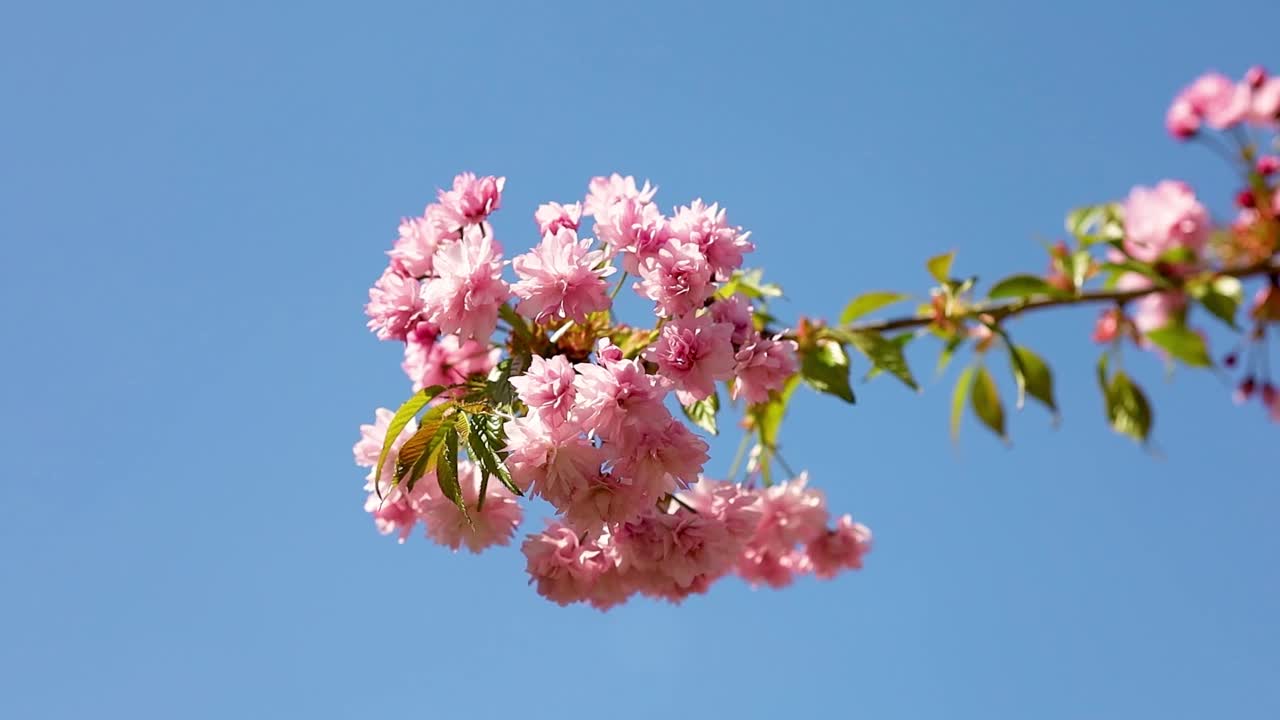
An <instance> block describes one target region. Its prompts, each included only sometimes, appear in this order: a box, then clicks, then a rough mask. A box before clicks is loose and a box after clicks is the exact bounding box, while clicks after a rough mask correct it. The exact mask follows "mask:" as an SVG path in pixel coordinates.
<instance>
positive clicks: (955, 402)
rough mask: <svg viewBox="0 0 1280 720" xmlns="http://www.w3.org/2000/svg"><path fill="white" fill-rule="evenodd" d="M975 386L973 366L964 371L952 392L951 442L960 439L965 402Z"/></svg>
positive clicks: (957, 379)
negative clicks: (973, 385)
mask: <svg viewBox="0 0 1280 720" xmlns="http://www.w3.org/2000/svg"><path fill="white" fill-rule="evenodd" d="M972 384H973V366H972V365H970V366H969V367H967V368H965V369H964V372H962V373H960V377H958V378H956V387H955V389H954V390H952V391H951V440H952V442H954V441H956V440H959V439H960V418H961V416H963V415H964V401H965V400H968V399H969V388H970V386H972Z"/></svg>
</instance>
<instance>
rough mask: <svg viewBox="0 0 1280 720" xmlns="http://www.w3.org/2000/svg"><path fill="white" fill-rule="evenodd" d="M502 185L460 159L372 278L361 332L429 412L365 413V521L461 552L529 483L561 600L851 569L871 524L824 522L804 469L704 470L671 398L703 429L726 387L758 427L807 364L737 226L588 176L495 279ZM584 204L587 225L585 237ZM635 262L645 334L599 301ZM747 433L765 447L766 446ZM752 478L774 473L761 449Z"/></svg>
mask: <svg viewBox="0 0 1280 720" xmlns="http://www.w3.org/2000/svg"><path fill="white" fill-rule="evenodd" d="M503 187H504V179H503V178H495V177H477V176H475V175H472V174H469V173H468V174H463V175H459V176H458V177H457V178H456V179H455V180H454V183H453V188H452V189H451V190H446V191H441V192H440V193H439V196H438V198H437V201H436V202H434V203H432V204H431V205H428V206H427V208H426V209H425V211H424V212H423V215H422V216H421V217H416V218H412V219H408V220H405V221H404V222H403V223H402V224H401V228H400V237H399V238H398V239H397V240H396V242H395V244H394V246H393V248H392V250H391V251H390V253H389V255H390V262H389V264H388V267H387V268H386V270H385V271H384V272H383V275H382V277H381V278H380V279H379V280H378V282H377V283H375V285H374V287H373V288H372V289H371V290H370V292H369V304H368V305H367V306H366V308H365V310H366V314H367V315H368V316H369V327H370V328H371V329H372V330H373V331H374V332H375V333H376V334H377V335H378V337H379V338H381V339H384V340H398V341H401V342H403V343H404V361H403V368H404V370H405V372H406V374H408V376H409V378H410V380H411V382H412V385H413V388H414V390H415V391H421V392H422V393H424V394H423V395H422V397H423V398H424V402H419V403H418V404H417V405H415V406H414V409H415V410H420V409H422V408H433V409H432V410H429V411H428V414H429V415H430V417H431V418H432V419H431V420H430V421H429V422H428V421H427V420H425V419H424V421H423V424H422V426H421V427H419V426H418V425H416V424H413V423H401V424H402V425H403V429H402V430H401V432H400V435H399V436H398V437H396V438H388V437H387V434H388V432H389V428H390V427H391V424H392V422H393V420H394V417H395V414H393V413H390V412H389V411H386V410H380V411H379V412H378V422H377V423H376V424H374V425H366V426H364V427H363V428H362V432H363V436H362V439H361V441H360V443H358V444H357V446H356V450H355V452H356V458H357V461H358V462H359V463H360V464H361V465H363V466H366V467H371V468H372V470H371V472H370V476H369V485H368V487H367V488H366V489H367V490H368V492H369V496H368V500H367V509H368V510H369V511H370V512H371V513H372V514H373V515H374V518H375V521H376V523H377V525H378V528H379V530H380V531H381V532H383V533H385V534H391V533H395V534H397V535H398V536H399V537H400V539H401V540H403V539H404V538H406V537H407V536H409V535H410V534H411V532H412V530H413V528H414V527H415V526H416V525H417V523H418V522H421V523H422V524H423V525H424V527H425V533H426V535H427V536H428V537H430V538H431V539H433V540H435V541H437V542H439V543H440V544H443V545H447V546H449V547H451V548H454V549H455V550H456V549H458V548H460V547H462V546H464V545H465V546H466V547H467V548H468V549H470V550H472V551H473V552H475V551H479V550H481V549H483V548H485V547H487V546H490V545H500V544H507V543H508V542H509V541H510V539H511V535H512V532H513V530H514V528H515V527H516V526H517V525H518V524H519V522H520V517H521V508H520V504H519V501H518V500H517V495H523V496H527V497H530V498H540V499H542V500H544V501H546V502H547V503H549V505H550V506H551V509H552V511H553V512H554V515H555V517H554V519H553V520H552V521H551V523H550V525H549V527H548V529H547V530H545V531H544V532H542V533H538V534H535V535H531V536H529V538H528V539H527V540H526V541H525V543H524V551H525V555H526V556H527V558H528V570H529V574H530V576H531V578H532V580H533V581H534V582H536V584H537V587H538V590H539V592H540V593H541V594H543V595H545V596H546V597H548V598H549V599H551V600H553V601H556V602H561V603H566V602H571V601H584V602H590V603H591V604H592V605H594V606H596V607H600V608H607V607H610V606H612V605H616V604H617V603H619V602H622V601H623V600H625V599H626V598H627V597H629V596H631V595H633V594H637V593H640V594H644V595H649V596H654V597H661V598H667V599H670V600H673V601H678V600H680V599H682V598H684V597H686V596H688V595H689V594H691V593H696V592H704V591H705V590H706V588H707V587H709V585H710V584H711V582H713V581H714V580H716V579H718V578H720V577H723V576H725V575H727V574H730V573H734V572H736V573H737V574H738V575H741V576H742V577H744V578H746V579H747V580H748V581H749V582H751V583H752V584H766V585H770V586H773V587H779V586H781V585H783V584H786V582H789V580H790V577H791V576H792V575H794V574H796V573H802V572H811V573H813V574H814V575H816V576H818V577H823V578H828V577H832V576H834V575H835V574H836V573H837V572H838V571H840V570H842V569H850V568H857V567H860V565H861V556H862V555H863V554H864V553H865V552H866V551H867V549H868V548H869V543H870V534H869V532H868V531H867V530H866V528H864V527H863V526H861V525H857V524H855V523H853V521H852V519H851V518H849V517H848V516H845V517H844V518H843V519H841V520H839V521H838V522H837V523H836V525H835V527H834V528H833V529H828V528H827V514H826V509H825V502H824V501H823V499H822V496H821V494H820V493H819V492H818V491H816V490H812V489H807V488H806V484H805V480H804V479H803V478H799V479H796V480H792V481H790V482H787V483H782V484H779V485H775V486H772V487H764V488H762V489H760V490H752V489H748V488H746V487H744V486H743V485H735V484H732V483H728V482H718V481H712V480H706V479H702V473H703V469H704V466H705V465H706V463H707V461H708V459H709V458H708V452H709V446H708V444H707V442H706V441H705V440H704V439H703V438H702V437H700V436H699V435H698V434H697V433H696V432H694V431H693V430H691V429H690V426H689V425H688V424H686V421H685V419H683V418H679V417H677V416H676V414H673V412H672V407H673V406H682V407H683V408H684V409H685V414H686V415H688V416H689V418H690V419H693V420H694V421H695V422H697V424H698V425H700V426H702V427H703V428H704V429H706V428H708V427H710V429H711V430H712V431H714V430H715V428H714V425H713V424H711V425H708V423H709V422H711V421H709V420H707V418H708V417H712V418H713V417H714V414H715V412H716V411H717V410H718V409H719V391H718V388H719V386H724V389H725V390H726V391H727V394H728V396H729V398H730V399H731V400H736V401H740V402H741V403H743V405H744V407H745V408H746V411H745V414H746V415H747V417H748V420H747V424H748V426H750V425H751V420H750V417H751V416H752V415H753V413H757V410H758V409H759V408H762V407H765V406H767V405H768V404H769V403H781V402H782V400H781V393H782V391H783V389H784V386H786V385H787V384H788V383H789V382H791V381H792V380H793V379H794V378H796V377H797V376H798V374H799V370H800V362H799V359H798V357H797V354H798V352H799V346H798V344H797V342H796V341H795V340H794V339H790V338H788V337H786V336H785V334H783V333H779V332H775V331H769V330H766V328H765V319H766V318H767V317H768V316H767V315H766V314H765V313H764V312H763V310H764V309H763V297H764V296H765V293H763V292H762V289H761V288H760V287H759V286H758V284H757V282H756V281H755V280H752V279H750V278H745V277H744V276H743V275H742V274H741V268H742V263H743V260H744V256H745V255H746V254H747V253H750V252H751V251H752V250H753V249H754V247H753V245H752V243H751V242H750V240H749V235H750V233H748V232H745V231H744V230H743V229H742V228H740V227H738V226H735V225H732V224H730V223H729V221H728V219H727V212H726V211H725V209H724V208H721V207H720V206H719V205H718V204H708V203H705V202H703V201H702V200H694V201H693V202H691V203H689V204H688V205H684V206H680V207H677V208H676V209H675V210H674V211H673V212H672V213H671V214H670V215H664V214H663V213H662V212H661V211H660V210H659V209H658V207H657V205H656V204H655V203H654V196H655V194H656V189H655V188H654V187H652V186H651V185H650V184H649V183H647V182H646V183H644V184H643V185H640V184H637V183H636V181H635V179H634V178H631V177H623V176H621V175H616V174H615V175H612V176H609V177H598V178H595V179H593V180H592V181H591V182H590V183H589V185H588V193H587V195H586V197H585V198H584V199H583V201H582V202H579V203H564V204H562V203H547V204H544V205H541V206H540V207H539V208H538V209H537V211H536V212H535V213H534V221H535V224H536V225H537V228H538V232H539V234H540V235H541V239H540V241H539V242H538V243H537V244H536V245H535V246H534V247H533V248H532V249H531V250H529V251H528V252H527V253H524V254H522V255H517V256H515V257H514V258H513V259H512V260H511V261H510V263H509V264H510V266H511V270H512V271H513V273H514V275H515V278H516V279H515V281H514V282H508V280H507V279H505V278H504V270H505V268H506V265H507V264H508V263H506V262H504V260H503V254H502V253H503V248H502V245H501V244H500V243H499V241H498V239H497V237H496V236H495V232H494V228H493V226H492V225H491V224H490V221H489V218H490V215H491V213H492V212H493V211H495V210H497V209H498V208H499V207H500V206H501V201H502V197H501V196H502V189H503ZM588 218H589V219H590V220H591V222H592V231H593V232H594V234H595V236H596V238H597V239H598V241H597V240H592V239H591V238H585V237H580V235H579V231H580V230H581V229H582V227H583V223H584V222H585V221H586V220H587V219H588ZM619 271H621V273H622V275H621V278H620V279H617V280H616V281H615V279H614V277H613V276H615V275H618V274H619ZM628 277H635V278H636V279H635V280H634V282H633V283H632V284H631V287H632V289H633V290H634V291H635V292H636V293H637V294H638V295H639V296H640V297H642V298H644V299H645V300H648V301H650V302H652V308H653V315H652V319H653V328H652V329H651V330H640V329H636V328H633V327H631V326H627V325H623V324H621V323H618V322H616V320H615V319H614V318H613V313H612V310H613V308H612V305H613V297H614V295H616V293H617V291H618V290H620V289H621V288H623V287H624V286H625V284H626V282H627V278H628ZM615 282H616V284H615ZM611 285H612V290H611ZM500 324H502V325H503V327H501V328H500ZM504 387H506V388H509V392H505V391H504V389H503V388H504ZM695 416H697V417H700V418H701V422H699V421H698V420H697V417H695ZM426 417H427V416H424V418H426ZM473 423H479V424H478V425H477V424H473ZM398 426H399V425H397V427H398ZM483 427H487V428H489V429H488V430H482V429H477V428H483ZM460 428H461V429H460ZM486 432H488V433H491V434H492V436H491V437H490V436H486V435H484V434H483V433H486ZM757 432H758V433H759V434H760V437H761V443H762V446H761V448H759V449H758V452H757V454H759V451H760V450H763V451H765V452H768V453H773V452H776V448H775V447H773V446H772V444H771V443H770V444H769V445H768V446H767V447H766V446H764V445H763V441H764V437H765V435H764V433H763V432H762V431H759V430H757ZM450 442H452V443H455V444H456V445H457V446H458V447H460V448H462V452H466V453H467V455H468V458H467V459H462V460H459V459H458V458H457V457H456V455H457V454H458V453H459V451H458V450H452V451H447V450H445V449H444V448H446V447H449V443H450ZM455 464H456V468H455ZM491 476H494V477H496V478H498V480H500V482H499V481H494V482H490V480H491V479H492V478H491ZM747 480H748V482H757V481H759V482H763V483H765V484H766V485H767V484H769V480H770V478H769V477H768V475H767V474H762V473H761V472H760V470H759V469H758V465H757V470H755V471H754V474H750V475H749V477H748V478H747ZM780 528H783V529H785V530H780Z"/></svg>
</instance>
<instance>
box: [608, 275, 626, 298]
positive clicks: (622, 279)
mask: <svg viewBox="0 0 1280 720" xmlns="http://www.w3.org/2000/svg"><path fill="white" fill-rule="evenodd" d="M628 274H629V273H628V272H627V271H626V270H623V271H622V277H620V278H618V284H617V285H614V286H613V292H611V293H609V299H610V300H612V299H614V298H616V297H618V293H619V292H621V291H622V286H623V285H624V284H625V283H626V282H627V275H628Z"/></svg>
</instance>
